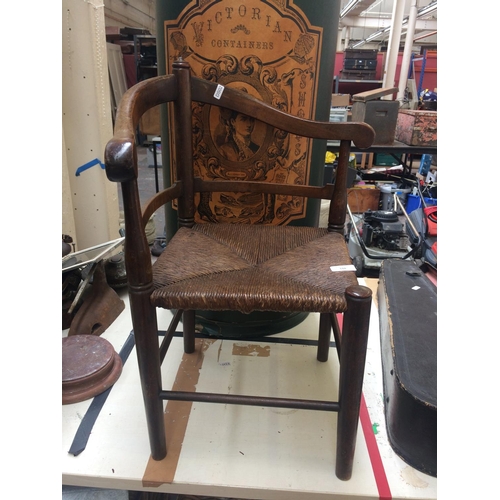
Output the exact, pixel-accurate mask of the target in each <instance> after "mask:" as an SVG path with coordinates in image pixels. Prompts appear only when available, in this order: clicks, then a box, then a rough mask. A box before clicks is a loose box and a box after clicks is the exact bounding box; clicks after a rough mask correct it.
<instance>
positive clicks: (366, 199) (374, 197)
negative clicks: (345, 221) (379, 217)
mask: <svg viewBox="0 0 500 500" xmlns="http://www.w3.org/2000/svg"><path fill="white" fill-rule="evenodd" d="M379 202H380V189H378V188H376V187H374V186H372V185H366V186H357V187H356V186H355V187H352V188H350V189H348V190H347V204H348V205H349V208H350V209H351V212H352V213H353V214H360V213H363V212H366V211H367V210H378V206H379Z"/></svg>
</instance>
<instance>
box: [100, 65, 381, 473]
mask: <svg viewBox="0 0 500 500" xmlns="http://www.w3.org/2000/svg"><path fill="white" fill-rule="evenodd" d="M216 88H217V84H215V83H213V82H209V81H206V80H202V79H199V78H196V77H193V76H191V74H190V67H189V64H188V63H187V62H185V61H182V60H178V61H177V62H176V63H174V69H173V74H172V75H168V76H164V77H157V78H151V79H148V80H145V81H143V82H141V83H139V84H137V85H136V86H135V87H133V88H131V89H130V90H129V91H127V92H126V93H125V95H124V96H123V99H122V102H121V103H120V106H119V108H118V111H117V119H116V125H115V133H114V137H113V138H112V139H111V140H110V141H109V143H108V144H107V146H106V151H105V163H106V173H107V176H108V178H109V179H110V180H111V181H114V182H120V183H121V189H122V195H123V204H124V212H125V227H126V236H125V263H126V268H127V278H128V286H129V296H130V307H131V314H132V322H133V327H134V335H135V338H136V347H137V356H138V366H139V373H140V379H141V386H142V392H143V398H144V404H145V409H146V418H147V423H148V431H149V439H150V446H151V454H152V457H153V459H154V460H161V459H162V458H164V457H165V455H166V453H167V449H166V439H165V426H164V420H163V400H164V399H176V400H192V401H195V400H196V401H206V402H211V403H224V404H242V405H260V406H280V405H283V406H284V407H293V408H303V409H313V410H324V411H337V412H338V413H339V418H338V422H339V423H338V437H337V464H336V474H337V476H338V477H339V478H341V479H344V480H347V479H349V478H350V476H351V473H352V464H353V457H354V449H355V442H356V432H357V422H358V416H359V402H360V397H361V392H360V391H361V387H362V383H363V372H364V361H365V355H366V339H367V335H368V324H369V316H370V304H371V291H370V290H369V289H368V288H367V287H362V286H359V285H357V284H356V283H357V280H356V277H355V273H354V271H348V272H339V273H331V274H329V267H330V266H331V265H334V264H335V263H337V265H345V264H349V263H350V258H349V254H348V251H347V247H346V243H345V240H344V235H343V232H344V223H345V217H346V205H347V186H346V184H347V168H348V160H349V153H350V146H351V142H352V143H353V144H355V145H356V146H357V147H360V148H367V147H369V146H370V145H371V144H372V143H373V141H374V137H375V133H374V130H373V128H372V127H370V126H369V125H367V124H366V123H352V122H345V123H329V122H317V121H313V120H305V119H301V118H298V117H296V116H292V115H289V114H287V113H284V112H282V111H280V110H278V109H275V108H273V107H271V106H270V105H268V104H266V103H264V102H262V101H260V100H257V99H255V98H253V97H252V96H250V95H248V94H246V93H243V92H241V91H238V90H235V89H232V88H227V87H226V88H225V89H224V90H223V92H222V95H221V96H220V98H219V99H218V98H216V97H215V96H214V94H215V90H216ZM193 101H198V102H201V103H205V104H210V105H212V106H221V107H224V108H228V109H231V110H234V111H237V112H239V113H243V114H245V115H248V116H251V117H253V118H255V119H257V120H260V121H262V122H264V123H266V124H269V125H272V126H274V127H277V128H279V129H280V130H282V131H285V132H287V133H289V134H296V135H300V136H304V137H311V138H316V139H333V140H340V141H341V145H340V153H339V158H338V167H337V174H336V180H335V184H334V185H332V184H327V185H325V186H305V185H299V184H277V183H276V184H273V183H268V182H264V181H262V182H258V181H233V180H216V181H209V180H202V179H200V178H198V177H195V173H194V168H193V146H192V144H193V139H192V134H193V130H192V129H193V127H192V115H191V111H192V102H193ZM166 102H172V103H173V110H174V115H173V116H174V122H175V126H174V130H172V134H173V136H174V139H175V168H176V178H177V180H176V182H175V183H174V184H173V185H172V186H171V187H168V188H166V189H165V190H163V191H161V192H159V193H158V194H156V195H155V196H154V197H153V198H152V199H151V200H150V201H149V202H148V203H147V204H146V205H145V207H144V208H143V209H141V205H140V200H139V194H138V184H137V175H138V169H137V152H136V146H135V144H136V140H135V132H136V129H137V124H138V121H139V119H140V117H141V115H142V114H143V113H144V112H146V111H147V110H148V109H151V108H152V107H154V106H156V105H158V104H160V103H166ZM217 192H218V193H221V192H222V193H252V195H253V194H254V193H256V194H261V195H262V196H263V197H264V196H269V195H276V196H279V195H288V196H293V197H306V198H316V199H329V200H331V203H330V211H329V220H328V228H327V229H324V228H308V227H299V226H292V225H289V226H279V225H273V224H264V223H263V224H228V223H218V224H214V223H202V224H199V223H195V221H194V216H195V210H196V204H195V202H196V200H197V198H198V197H199V196H200V193H201V194H202V195H203V196H211V194H212V193H217ZM174 200H176V204H177V205H176V206H177V208H178V224H179V230H178V231H177V233H176V234H175V235H174V236H173V237H172V239H171V241H169V242H168V244H167V247H166V248H165V250H164V252H163V253H162V254H161V255H160V257H159V258H158V260H157V261H156V262H155V265H154V268H153V266H152V261H151V254H150V249H149V246H148V243H147V239H146V235H145V231H144V229H145V225H146V222H147V221H148V220H149V218H150V216H151V215H152V214H153V213H154V212H155V211H156V210H158V209H160V208H161V207H162V205H163V204H165V203H169V202H172V201H174ZM216 248H218V249H219V251H217V250H216ZM234 255H236V258H235V259H233V256H234ZM174 256H177V257H174ZM214 270H215V271H214ZM296 272H297V273H298V274H294V273H296ZM290 273H292V274H291V275H290ZM250 282H251V283H252V286H250ZM156 306H157V307H163V308H167V309H172V310H176V314H175V315H174V319H173V323H172V324H171V326H170V327H169V329H168V332H167V336H166V338H165V341H164V342H163V343H162V345H161V346H159V342H158V326H157V319H156ZM197 309H204V310H234V311H238V312H240V313H241V312H243V313H247V312H251V311H253V310H259V311H294V312H303V311H310V312H319V313H321V316H320V318H321V319H320V331H319V346H318V350H317V359H318V360H319V361H326V360H327V359H328V351H329V343H330V342H329V341H330V336H331V331H332V328H333V331H334V336H335V340H336V342H337V349H338V351H339V354H340V366H341V368H340V391H339V394H340V398H339V401H338V402H336V401H308V400H291V399H286V398H264V397H254V396H239V395H227V394H206V393H204V394H192V393H191V394H190V393H185V392H182V393H181V392H177V391H166V390H163V388H162V386H161V371H160V370H161V360H163V358H164V356H165V354H166V351H167V349H168V347H169V345H170V340H171V338H172V336H173V333H174V330H175V328H176V325H177V323H178V322H179V319H180V316H181V314H182V316H183V330H184V351H185V352H186V353H191V352H193V351H194V350H195V343H194V336H195V311H196V310H197ZM338 313H344V327H343V333H342V336H341V333H340V328H339V325H338V322H337V317H336V314H338ZM339 343H341V345H339ZM189 398H191V399H189Z"/></svg>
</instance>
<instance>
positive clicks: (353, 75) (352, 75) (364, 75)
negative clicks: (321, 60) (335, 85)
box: [340, 69, 376, 80]
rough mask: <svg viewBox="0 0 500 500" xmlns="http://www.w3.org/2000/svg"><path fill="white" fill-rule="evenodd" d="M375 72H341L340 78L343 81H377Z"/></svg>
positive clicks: (360, 70) (359, 70)
mask: <svg viewBox="0 0 500 500" xmlns="http://www.w3.org/2000/svg"><path fill="white" fill-rule="evenodd" d="M375 73H376V72H375V71H371V70H362V69H358V70H344V69H343V70H341V71H340V78H341V79H342V80H375Z"/></svg>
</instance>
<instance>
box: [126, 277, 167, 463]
mask: <svg viewBox="0 0 500 500" xmlns="http://www.w3.org/2000/svg"><path fill="white" fill-rule="evenodd" d="M129 290H130V307H131V312H132V323H133V326H134V337H135V344H136V351H137V362H138V365H139V374H140V378H141V386H142V395H143V398H144V406H145V410H146V421H147V426H148V433H149V443H150V447H151V456H152V458H153V459H154V460H162V459H163V458H165V456H166V455H167V444H166V440H165V422H164V420H163V400H162V399H160V391H161V390H162V385H161V367H160V349H159V343H158V326H157V323H156V308H155V307H153V306H152V305H151V303H150V302H149V296H150V294H151V291H150V290H148V291H145V290H140V289H139V290H133V287H130V288H129Z"/></svg>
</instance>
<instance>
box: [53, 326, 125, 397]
mask: <svg viewBox="0 0 500 500" xmlns="http://www.w3.org/2000/svg"><path fill="white" fill-rule="evenodd" d="M122 367H123V364H122V360H121V358H120V356H119V355H118V354H117V353H116V352H115V350H114V349H113V346H112V345H111V344H110V343H109V342H108V341H107V340H106V339H103V338H101V337H98V336H95V335H72V336H70V337H65V338H63V339H62V404H70V403H78V402H80V401H84V400H86V399H90V398H92V397H94V396H97V395H98V394H101V393H102V392H104V391H105V390H106V389H108V388H109V387H111V386H112V385H113V384H114V383H115V382H116V381H117V380H118V377H119V376H120V374H121V372H122Z"/></svg>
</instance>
